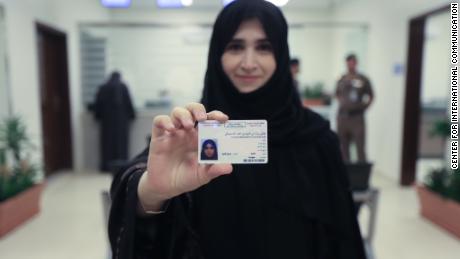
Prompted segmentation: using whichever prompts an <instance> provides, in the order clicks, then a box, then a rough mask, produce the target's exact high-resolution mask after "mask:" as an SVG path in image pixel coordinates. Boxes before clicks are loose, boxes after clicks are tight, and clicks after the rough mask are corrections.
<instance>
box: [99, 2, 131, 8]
mask: <svg viewBox="0 0 460 259" xmlns="http://www.w3.org/2000/svg"><path fill="white" fill-rule="evenodd" d="M101 4H102V5H103V6H105V7H109V8H127V7H129V6H130V5H131V0H101Z"/></svg>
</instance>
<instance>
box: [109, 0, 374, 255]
mask: <svg viewBox="0 0 460 259" xmlns="http://www.w3.org/2000/svg"><path fill="white" fill-rule="evenodd" d="M207 111H211V112H208V113H206V112H207ZM229 118H231V119H266V120H267V121H268V142H269V143H268V145H269V161H270V162H269V163H268V164H262V165H230V164H213V165H200V164H198V162H197V157H198V156H197V155H198V154H197V152H198V151H197V150H198V148H197V147H198V140H197V130H196V128H195V127H194V124H195V122H196V121H203V120H207V119H208V120H218V121H221V122H225V121H226V120H228V119H229ZM211 180H212V181H211ZM111 192H112V197H113V204H112V209H111V216H110V223H109V234H110V241H111V245H112V250H113V256H114V258H115V259H118V258H174V259H176V258H207V259H226V258H231V259H235V258H252V259H258V258H264V259H265V258H304V259H305V258H334V259H338V258H339V259H340V258H342V259H361V258H365V256H364V250H363V245H362V239H361V236H360V232H359V227H358V224H357V221H356V218H355V217H354V215H353V208H352V206H353V205H352V200H351V195H350V192H349V190H348V182H347V177H346V173H345V168H344V165H343V162H342V160H341V157H340V151H339V143H338V140H337V137H336V135H335V134H334V133H332V132H331V130H330V128H329V124H328V122H326V121H325V120H324V119H322V118H321V117H320V116H318V115H317V114H315V113H313V112H311V111H310V110H306V109H303V108H302V106H301V104H300V101H299V96H298V94H297V92H296V89H295V88H294V86H293V81H292V77H291V75H290V72H289V49H288V44H287V24H286V21H285V19H284V17H283V15H282V13H281V11H280V10H279V9H278V8H277V7H275V6H274V5H272V4H270V3H268V2H266V1H263V0H252V1H244V0H237V1H235V2H233V3H232V4H229V5H228V6H227V7H225V8H224V9H223V10H222V12H221V13H220V14H219V16H218V18H217V20H216V22H215V24H214V28H213V34H212V38H211V43H210V50H209V56H208V68H207V72H206V76H205V86H204V90H203V98H202V104H197V103H194V104H190V105H188V106H187V107H185V108H175V109H174V110H173V111H172V113H171V115H170V116H158V117H156V118H155V119H154V126H153V129H152V141H151V144H150V149H149V150H145V151H144V152H143V154H141V155H140V156H139V157H138V158H137V159H136V160H135V161H133V163H132V165H131V166H130V167H129V168H128V169H127V170H125V171H124V172H123V173H121V174H119V175H118V176H117V177H116V178H115V180H114V182H113V184H112V189H111Z"/></svg>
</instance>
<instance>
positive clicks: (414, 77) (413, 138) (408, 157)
mask: <svg viewBox="0 0 460 259" xmlns="http://www.w3.org/2000/svg"><path fill="white" fill-rule="evenodd" d="M449 11H450V5H447V6H444V7H441V8H439V9H436V10H433V11H431V12H428V13H426V14H423V15H420V16H417V17H415V18H413V19H411V21H410V23H409V46H408V50H409V51H408V56H407V73H406V74H407V76H406V93H405V102H404V128H403V143H402V144H403V145H402V162H401V174H400V179H399V182H400V184H401V185H402V186H410V185H412V184H413V183H414V182H415V179H416V169H417V158H418V156H419V148H420V144H421V143H420V139H421V137H422V138H423V136H424V135H426V134H424V133H423V132H421V130H420V124H421V122H424V119H423V118H422V116H421V115H422V107H421V103H422V78H423V64H424V58H426V57H424V48H425V40H426V34H425V32H426V26H427V25H426V24H427V20H428V18H430V17H432V16H433V15H438V14H442V13H445V12H449ZM446 62H448V60H447V61H446ZM447 76H448V74H446V77H447Z"/></svg>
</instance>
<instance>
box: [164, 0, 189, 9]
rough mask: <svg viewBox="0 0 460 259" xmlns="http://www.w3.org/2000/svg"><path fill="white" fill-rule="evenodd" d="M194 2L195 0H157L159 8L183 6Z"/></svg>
mask: <svg viewBox="0 0 460 259" xmlns="http://www.w3.org/2000/svg"><path fill="white" fill-rule="evenodd" d="M192 4H193V0H157V6H158V7H159V8H181V7H184V6H191V5H192Z"/></svg>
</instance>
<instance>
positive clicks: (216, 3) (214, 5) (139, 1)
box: [131, 0, 351, 10]
mask: <svg viewBox="0 0 460 259" xmlns="http://www.w3.org/2000/svg"><path fill="white" fill-rule="evenodd" d="M248 1H250V0H248ZM348 1H351V0H289V2H288V3H287V4H286V5H285V6H284V7H283V9H304V10H305V9H323V10H327V9H330V8H333V7H334V6H337V5H340V4H343V3H344V2H348ZM221 7H222V0H193V5H192V6H191V7H188V8H190V9H195V10H199V9H219V8H221ZM131 8H156V0H132V3H131Z"/></svg>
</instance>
